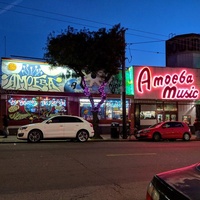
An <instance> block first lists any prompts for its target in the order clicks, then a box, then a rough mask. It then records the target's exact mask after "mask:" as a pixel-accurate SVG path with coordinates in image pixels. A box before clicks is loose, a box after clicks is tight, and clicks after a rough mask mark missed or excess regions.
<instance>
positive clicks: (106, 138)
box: [0, 134, 196, 144]
mask: <svg viewBox="0 0 200 200" xmlns="http://www.w3.org/2000/svg"><path fill="white" fill-rule="evenodd" d="M101 137H102V138H103V139H89V140H88V142H105V141H123V142H129V141H137V140H136V139H135V137H134V136H131V138H127V139H122V138H116V139H115V138H114V139H113V138H111V136H110V135H109V134H106V135H101ZM195 138H196V136H195V135H192V137H191V139H190V140H191V141H195V140H196V139H195ZM48 141H53V140H48ZM57 141H61V140H57ZM63 141H64V140H63ZM1 143H27V141H26V140H18V139H17V136H16V135H9V136H8V137H7V138H3V136H1V135H0V144H1Z"/></svg>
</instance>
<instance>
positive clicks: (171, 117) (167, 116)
mask: <svg viewBox="0 0 200 200" xmlns="http://www.w3.org/2000/svg"><path fill="white" fill-rule="evenodd" d="M177 120H178V117H177V112H159V113H157V122H158V123H159V122H163V121H177Z"/></svg>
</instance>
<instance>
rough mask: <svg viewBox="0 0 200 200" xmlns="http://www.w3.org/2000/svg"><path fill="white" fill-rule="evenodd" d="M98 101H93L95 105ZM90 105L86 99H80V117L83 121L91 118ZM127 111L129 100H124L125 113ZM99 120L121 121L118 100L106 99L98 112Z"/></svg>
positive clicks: (120, 104) (120, 107)
mask: <svg viewBox="0 0 200 200" xmlns="http://www.w3.org/2000/svg"><path fill="white" fill-rule="evenodd" d="M99 101H100V100H99V99H95V101H94V102H95V104H97V103H98V102H99ZM91 110H92V109H91V104H90V101H89V100H88V99H80V116H81V117H83V118H84V119H87V120H91V119H92V118H93V116H92V112H91ZM128 111H129V100H126V113H127V114H128ZM98 117H99V119H110V120H111V119H122V102H121V100H120V99H108V100H106V101H105V103H104V104H102V105H101V107H100V110H99V115H98Z"/></svg>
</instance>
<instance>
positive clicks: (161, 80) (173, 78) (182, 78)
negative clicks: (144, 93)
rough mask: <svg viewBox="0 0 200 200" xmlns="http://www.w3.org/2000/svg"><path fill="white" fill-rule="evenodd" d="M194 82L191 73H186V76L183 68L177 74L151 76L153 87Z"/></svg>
mask: <svg viewBox="0 0 200 200" xmlns="http://www.w3.org/2000/svg"><path fill="white" fill-rule="evenodd" d="M193 82H194V79H193V75H192V74H188V75H187V76H186V71H185V70H183V71H182V72H181V73H180V74H179V75H178V74H173V75H169V74H166V75H165V76H162V75H160V76H155V77H154V78H153V86H154V87H162V86H164V84H165V85H170V84H172V85H176V84H177V83H180V84H184V83H185V84H192V83H193Z"/></svg>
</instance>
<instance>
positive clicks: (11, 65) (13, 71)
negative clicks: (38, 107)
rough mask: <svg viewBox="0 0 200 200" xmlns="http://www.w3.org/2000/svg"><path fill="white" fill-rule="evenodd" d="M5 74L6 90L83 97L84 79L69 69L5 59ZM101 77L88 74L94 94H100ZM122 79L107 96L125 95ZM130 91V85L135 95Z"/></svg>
mask: <svg viewBox="0 0 200 200" xmlns="http://www.w3.org/2000/svg"><path fill="white" fill-rule="evenodd" d="M128 72H129V71H127V73H128ZM1 73H2V77H1V78H2V79H1V85H2V88H3V89H4V90H25V91H47V92H70V93H83V90H82V88H81V86H80V81H81V78H80V77H77V75H76V73H75V72H74V71H73V70H72V69H70V68H67V67H65V68H64V67H56V68H52V67H51V66H50V65H48V64H47V63H43V62H35V61H24V60H17V59H2V72H1ZM101 73H102V72H101V71H99V72H98V73H97V74H96V77H95V78H93V77H92V76H91V74H85V81H86V83H87V86H88V87H89V90H90V92H91V93H98V88H99V86H100V85H101V82H102V80H101V78H100V77H101ZM120 73H121V72H120ZM120 77H121V75H116V76H113V77H112V78H111V79H110V80H109V82H108V84H107V85H106V86H105V92H106V93H107V94H120V93H121V85H122V81H121V79H120ZM129 77H130V75H129ZM130 87H132V84H128V85H127V89H128V91H130V93H131V92H133V89H130Z"/></svg>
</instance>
